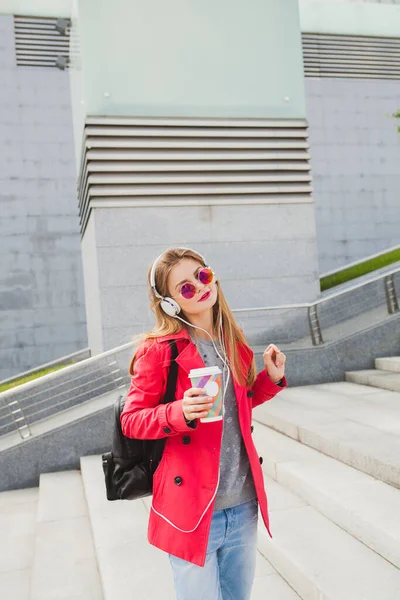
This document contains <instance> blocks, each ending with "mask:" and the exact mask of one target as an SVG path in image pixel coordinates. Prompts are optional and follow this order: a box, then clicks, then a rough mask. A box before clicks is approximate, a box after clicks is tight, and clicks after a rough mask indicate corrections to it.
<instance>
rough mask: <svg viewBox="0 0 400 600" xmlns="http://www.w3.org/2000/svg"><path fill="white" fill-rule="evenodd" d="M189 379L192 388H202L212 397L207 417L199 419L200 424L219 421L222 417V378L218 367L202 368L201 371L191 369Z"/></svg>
mask: <svg viewBox="0 0 400 600" xmlns="http://www.w3.org/2000/svg"><path fill="white" fill-rule="evenodd" d="M189 377H190V379H191V381H192V387H196V388H203V389H204V390H205V392H206V394H207V396H212V398H213V405H212V407H211V408H210V410H209V411H208V415H207V417H204V418H203V419H200V421H201V422H202V423H211V422H212V421H220V420H221V419H222V417H223V410H224V407H223V403H222V378H221V369H220V368H219V367H203V368H202V369H191V371H190V373H189Z"/></svg>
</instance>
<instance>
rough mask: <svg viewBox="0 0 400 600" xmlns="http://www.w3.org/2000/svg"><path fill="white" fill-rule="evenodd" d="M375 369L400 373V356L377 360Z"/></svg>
mask: <svg viewBox="0 0 400 600" xmlns="http://www.w3.org/2000/svg"><path fill="white" fill-rule="evenodd" d="M375 368H376V369H380V370H381V371H393V372H394V373H400V356H390V357H386V358H376V359H375Z"/></svg>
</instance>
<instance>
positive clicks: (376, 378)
mask: <svg viewBox="0 0 400 600" xmlns="http://www.w3.org/2000/svg"><path fill="white" fill-rule="evenodd" d="M344 378H345V380H346V381H349V382H351V383H360V384H363V385H370V386H372V387H378V388H382V389H384V390H392V391H393V392H400V373H397V372H394V371H393V370H390V371H383V370H377V369H367V370H366V371H346V372H345V374H344Z"/></svg>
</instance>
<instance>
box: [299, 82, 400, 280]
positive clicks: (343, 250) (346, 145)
mask: <svg viewBox="0 0 400 600" xmlns="http://www.w3.org/2000/svg"><path fill="white" fill-rule="evenodd" d="M305 83H306V92H307V111H308V121H309V136H310V137H309V139H310V146H311V166H312V174H313V186H314V201H315V212H316V224H317V241H318V254H319V265H320V272H321V273H324V272H327V271H330V270H333V269H335V268H339V267H341V266H342V265H345V264H347V263H349V262H352V261H355V260H358V259H361V258H363V257H365V256H368V255H371V254H374V253H376V252H379V251H381V250H385V249H386V248H389V247H391V246H394V245H397V244H399V243H400V196H399V190H400V168H399V165H400V135H399V134H398V132H397V123H396V121H395V120H394V119H391V118H390V117H389V115H391V114H392V113H393V112H395V111H396V110H397V109H398V108H399V98H400V82H397V81H382V80H379V81H366V80H343V79H336V80H331V79H312V78H306V80H305Z"/></svg>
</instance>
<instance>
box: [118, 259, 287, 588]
mask: <svg viewBox="0 0 400 600" xmlns="http://www.w3.org/2000/svg"><path fill="white" fill-rule="evenodd" d="M149 284H150V297H151V306H152V309H153V311H154V312H155V316H156V324H155V327H154V328H153V330H152V331H151V333H148V334H146V335H145V336H144V340H143V341H142V343H141V344H140V346H139V347H138V349H137V351H136V354H135V356H134V357H133V359H132V362H131V365H130V373H131V375H132V383H131V387H130V390H129V393H128V396H127V401H126V404H125V408H124V411H123V413H122V414H121V424H122V430H123V433H124V434H125V435H126V436H128V437H132V438H138V439H158V438H167V439H166V444H165V450H164V453H163V457H162V460H161V462H160V464H159V466H158V468H157V470H156V472H155V473H154V480H153V500H152V507H151V511H150V519H149V528H148V539H149V542H150V543H151V544H153V545H154V546H157V547H158V548H160V549H162V550H164V551H165V552H167V553H168V555H169V559H170V563H171V566H172V571H173V575H174V582H175V589H176V596H177V600H200V599H206V600H248V599H249V598H250V593H251V588H252V584H253V579H254V572H255V562H256V543H257V519H258V506H259V507H260V511H261V514H262V517H263V520H264V523H265V526H266V527H267V529H268V533H269V535H270V536H271V533H270V530H269V520H268V508H267V498H266V494H265V490H264V484H263V475H262V470H261V464H260V462H262V459H261V458H259V457H258V455H257V451H256V449H255V446H254V443H253V440H252V436H251V431H252V427H251V415H252V408H254V407H255V406H258V405H259V404H262V403H263V402H265V401H266V400H270V399H271V398H273V397H274V396H275V395H276V394H277V393H278V392H279V391H280V390H281V389H282V388H283V387H286V385H287V383H286V379H285V377H284V368H285V360H286V357H285V355H284V354H283V353H282V352H280V350H279V348H278V347H277V346H275V345H274V344H270V345H269V346H268V348H267V349H266V350H265V352H264V355H263V358H264V365H265V369H264V370H263V371H262V372H261V373H259V374H258V375H257V374H256V367H255V361H254V357H253V352H252V351H251V350H250V348H249V346H248V345H247V342H246V339H245V336H244V335H243V333H242V331H241V330H240V329H239V327H238V325H237V323H236V321H235V318H234V316H233V314H232V312H231V310H230V308H229V306H228V304H227V302H226V300H225V297H224V295H223V293H222V290H221V286H220V284H219V282H217V280H216V278H215V274H214V273H213V271H212V270H211V269H210V268H209V267H208V266H207V264H206V261H205V259H204V258H203V257H202V256H201V255H200V254H199V253H198V252H195V251H194V250H190V249H187V248H171V249H169V250H166V251H165V252H164V253H163V254H162V255H161V256H160V257H158V258H157V259H156V260H155V261H154V263H153V265H152V268H151V270H150V272H149ZM169 340H175V341H176V345H177V348H178V353H179V354H178V357H177V359H176V362H177V363H178V378H177V385H176V400H175V401H174V402H171V403H169V404H160V401H161V399H162V398H163V395H164V393H165V388H166V381H167V376H168V368H169V365H170V352H171V350H170V345H169V344H168V341H169ZM204 366H219V367H220V369H221V371H222V372H223V375H222V378H223V388H224V417H223V419H222V420H220V421H214V422H210V423H207V422H202V421H200V419H201V418H204V417H205V416H206V415H207V413H208V410H209V408H210V407H211V398H210V397H209V396H207V395H206V393H205V390H203V389H201V388H195V387H191V383H190V379H189V378H188V374H189V372H190V370H191V369H196V368H201V367H204ZM271 537H272V536H271Z"/></svg>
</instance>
